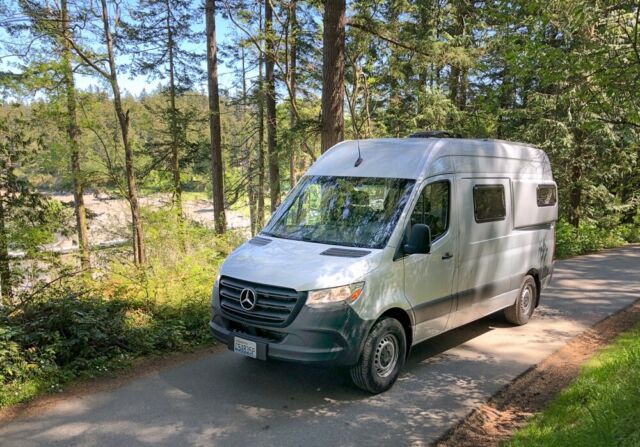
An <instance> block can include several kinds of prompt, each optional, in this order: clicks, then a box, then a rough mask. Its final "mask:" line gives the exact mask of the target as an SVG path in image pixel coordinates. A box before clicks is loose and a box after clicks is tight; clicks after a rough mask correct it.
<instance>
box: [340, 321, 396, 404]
mask: <svg viewBox="0 0 640 447" xmlns="http://www.w3.org/2000/svg"><path fill="white" fill-rule="evenodd" d="M391 345H393V347H391ZM406 355H407V337H406V335H405V333H404V328H403V327H402V324H400V322H399V321H398V320H396V319H395V318H390V317H385V318H383V319H381V320H380V321H378V322H377V323H376V324H375V325H374V326H373V329H371V332H370V333H369V335H368V336H367V339H366V340H365V342H364V347H363V348H362V353H361V354H360V359H359V360H358V363H356V364H355V365H353V366H352V367H351V369H350V371H349V372H350V375H351V380H352V381H353V383H354V384H355V385H356V386H357V387H358V388H361V389H363V390H365V391H367V392H369V393H372V394H378V393H382V392H383V391H386V390H388V389H389V388H391V386H392V385H393V384H394V383H395V381H396V379H397V378H398V375H399V374H400V369H401V368H402V365H404V360H405V357H406ZM391 363H393V365H391Z"/></svg>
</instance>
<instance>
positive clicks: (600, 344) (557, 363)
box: [431, 298, 640, 447]
mask: <svg viewBox="0 0 640 447" xmlns="http://www.w3.org/2000/svg"><path fill="white" fill-rule="evenodd" d="M638 322H640V298H639V299H638V300H636V301H634V302H633V303H631V304H630V305H628V306H627V307H625V308H623V309H620V310H619V311H617V312H616V313H614V314H612V315H609V316H607V317H605V318H603V319H602V320H600V321H598V322H597V323H595V324H594V325H593V326H591V327H590V328H588V329H587V330H585V331H584V332H582V333H580V334H579V335H577V336H575V337H573V338H572V339H571V340H569V341H568V342H567V343H566V344H564V345H563V346H562V347H561V348H560V349H558V350H557V351H555V352H554V353H553V354H551V355H550V356H548V357H546V358H545V359H544V360H542V361H541V362H539V363H538V364H536V365H534V366H532V367H531V368H529V369H527V370H526V371H524V372H523V373H522V374H520V375H519V376H518V377H516V378H515V379H513V380H512V381H511V382H510V383H509V384H508V385H506V386H505V387H503V388H501V389H500V390H499V391H498V392H496V393H495V394H494V395H493V396H491V397H490V398H489V400H487V401H486V402H485V403H484V404H482V405H481V406H480V407H477V408H475V409H473V410H472V411H471V412H470V413H468V414H467V416H465V417H464V418H463V419H462V420H461V421H459V422H458V423H456V424H455V425H454V426H453V427H452V428H450V429H449V430H447V431H446V432H445V433H444V434H443V435H442V436H441V437H440V438H438V439H437V440H436V441H434V442H433V443H432V444H431V445H432V446H436V447H453V446H456V447H459V446H469V447H489V446H497V445H500V444H501V443H503V442H504V441H506V440H508V439H510V438H511V436H512V435H513V433H514V432H515V431H516V430H517V429H519V428H521V427H523V426H524V425H526V424H527V422H528V421H529V419H530V418H531V417H532V416H533V415H534V414H535V413H537V412H540V411H542V410H543V409H544V408H546V406H547V405H548V404H549V403H551V401H552V400H553V399H554V398H555V396H556V395H557V394H558V392H560V391H561V390H562V389H564V388H566V387H567V386H568V385H569V384H570V383H571V382H572V381H573V380H574V379H575V378H576V377H577V376H578V374H579V373H580V368H581V366H582V364H583V363H584V362H586V361H587V360H589V359H590V358H591V357H592V356H593V355H595V354H596V353H597V352H599V351H600V350H601V349H602V348H604V347H606V346H607V345H608V344H610V343H611V342H612V341H613V340H614V339H615V338H616V337H617V336H618V335H620V334H621V333H622V332H625V331H627V330H629V329H631V328H632V327H633V326H635V325H636V324H637V323H638Z"/></svg>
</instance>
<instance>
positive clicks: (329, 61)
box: [320, 0, 347, 152]
mask: <svg viewBox="0 0 640 447" xmlns="http://www.w3.org/2000/svg"><path fill="white" fill-rule="evenodd" d="M346 21H347V11H346V1H345V0H327V1H325V2H324V17H323V22H322V23H323V26H324V28H323V34H322V37H323V38H322V122H321V134H320V138H321V143H320V150H321V152H325V151H326V150H327V149H329V148H330V147H331V146H333V145H335V144H337V143H339V142H340V141H342V139H343V138H344V64H345V61H344V46H345V25H346Z"/></svg>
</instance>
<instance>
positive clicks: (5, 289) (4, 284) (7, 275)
mask: <svg viewBox="0 0 640 447" xmlns="http://www.w3.org/2000/svg"><path fill="white" fill-rule="evenodd" d="M5 219H6V216H5V209H4V202H3V200H2V197H0V297H1V298H2V301H0V303H1V304H2V305H5V306H6V305H10V304H11V299H12V298H13V287H12V284H11V265H10V260H9V243H8V238H7V230H6V226H5Z"/></svg>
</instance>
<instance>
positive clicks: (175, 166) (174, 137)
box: [165, 0, 182, 219]
mask: <svg viewBox="0 0 640 447" xmlns="http://www.w3.org/2000/svg"><path fill="white" fill-rule="evenodd" d="M165 7H166V13H167V17H166V28H167V30H166V31H167V50H168V56H169V57H168V59H169V107H170V111H169V113H170V119H171V172H172V174H173V194H174V205H175V207H176V212H177V213H178V217H179V218H180V219H182V181H181V180H180V154H179V148H178V146H179V144H178V108H177V107H176V81H175V63H174V56H173V49H174V46H175V42H174V39H173V30H172V28H171V7H170V5H169V1H168V0H167V1H166V2H165Z"/></svg>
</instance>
